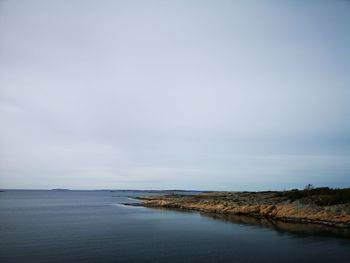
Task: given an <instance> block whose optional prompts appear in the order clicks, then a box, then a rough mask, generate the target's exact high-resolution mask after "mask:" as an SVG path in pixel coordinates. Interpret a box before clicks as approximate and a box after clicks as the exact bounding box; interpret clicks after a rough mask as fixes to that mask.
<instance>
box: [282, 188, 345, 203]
mask: <svg viewBox="0 0 350 263" xmlns="http://www.w3.org/2000/svg"><path fill="white" fill-rule="evenodd" d="M276 196H278V197H284V198H286V199H288V200H291V201H295V200H299V201H300V202H302V203H314V204H316V205H319V206H327V205H336V204H344V203H348V202H350V188H344V189H332V188H329V187H319V188H313V187H310V185H308V187H306V188H305V189H304V190H298V189H293V190H291V191H284V192H278V193H276Z"/></svg>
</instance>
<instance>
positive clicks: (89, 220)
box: [0, 190, 350, 263]
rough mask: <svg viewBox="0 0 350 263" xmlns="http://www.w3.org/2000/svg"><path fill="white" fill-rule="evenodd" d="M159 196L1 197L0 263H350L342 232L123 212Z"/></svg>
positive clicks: (32, 193) (56, 193)
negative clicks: (146, 197) (144, 197)
mask: <svg viewBox="0 0 350 263" xmlns="http://www.w3.org/2000/svg"><path fill="white" fill-rule="evenodd" d="M155 194H157V193H155V192H148V191H144V192H143V191H110V190H100V191H71V190H6V191H2V192H0V262H1V263H6V262H26V263H28V262H36V263H37V262H45V263H50V262H125V263H129V262H149V263H156V262H174V263H180V262H194V263H195V262H201V263H203V262H238V263H239V262H299V263H302V262H318V263H320V262H327V263H328V262H332V263H336V262H344V263H349V262H350V235H349V233H348V232H347V231H346V230H344V229H335V228H331V227H324V226H320V225H305V224H293V223H283V222H278V221H271V220H266V219H264V220H263V219H253V218H249V217H242V216H219V215H214V214H203V213H198V212H185V211H178V210H169V209H157V208H145V207H139V206H127V205H124V204H125V203H133V202H140V201H138V200H136V199H133V198H134V197H136V196H146V195H155ZM158 194H161V193H158Z"/></svg>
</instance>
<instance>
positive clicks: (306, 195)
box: [126, 185, 350, 228]
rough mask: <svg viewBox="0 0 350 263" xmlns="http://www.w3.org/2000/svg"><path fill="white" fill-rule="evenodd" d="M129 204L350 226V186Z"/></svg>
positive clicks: (173, 196) (204, 195) (217, 194)
mask: <svg viewBox="0 0 350 263" xmlns="http://www.w3.org/2000/svg"><path fill="white" fill-rule="evenodd" d="M137 199H140V200H143V201H144V202H142V203H131V204H126V205H131V206H145V207H162V208H176V209H185V210H194V211H200V212H205V213H215V214H225V215H245V216H252V217H257V218H268V219H274V220H282V221H285V222H299V223H318V224H324V225H328V226H334V227H341V228H350V188H345V189H331V188H328V187H321V188H313V187H312V186H311V185H309V186H308V187H306V189H304V190H298V189H293V190H289V191H262V192H205V193H201V194H196V195H191V194H168V195H161V196H159V195H158V196H143V197H137Z"/></svg>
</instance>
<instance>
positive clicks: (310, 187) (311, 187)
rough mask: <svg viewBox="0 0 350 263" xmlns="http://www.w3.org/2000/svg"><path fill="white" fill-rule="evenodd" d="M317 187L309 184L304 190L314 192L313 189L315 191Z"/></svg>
mask: <svg viewBox="0 0 350 263" xmlns="http://www.w3.org/2000/svg"><path fill="white" fill-rule="evenodd" d="M314 188H315V187H314V186H313V184H307V185H305V188H304V190H312V189H314Z"/></svg>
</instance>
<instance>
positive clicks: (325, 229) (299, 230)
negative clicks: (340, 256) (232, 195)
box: [201, 213, 350, 238]
mask: <svg viewBox="0 0 350 263" xmlns="http://www.w3.org/2000/svg"><path fill="white" fill-rule="evenodd" d="M201 214H202V213H201ZM202 215H204V216H208V217H211V218H214V219H220V220H225V221H228V222H232V223H236V224H242V225H251V226H259V227H265V228H270V229H274V230H276V231H279V232H289V233H294V234H298V235H318V236H336V237H344V238H350V230H349V229H345V228H338V227H330V226H326V225H322V224H309V223H290V222H284V221H281V220H272V219H268V218H255V217H251V216H244V215H222V214H202Z"/></svg>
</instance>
